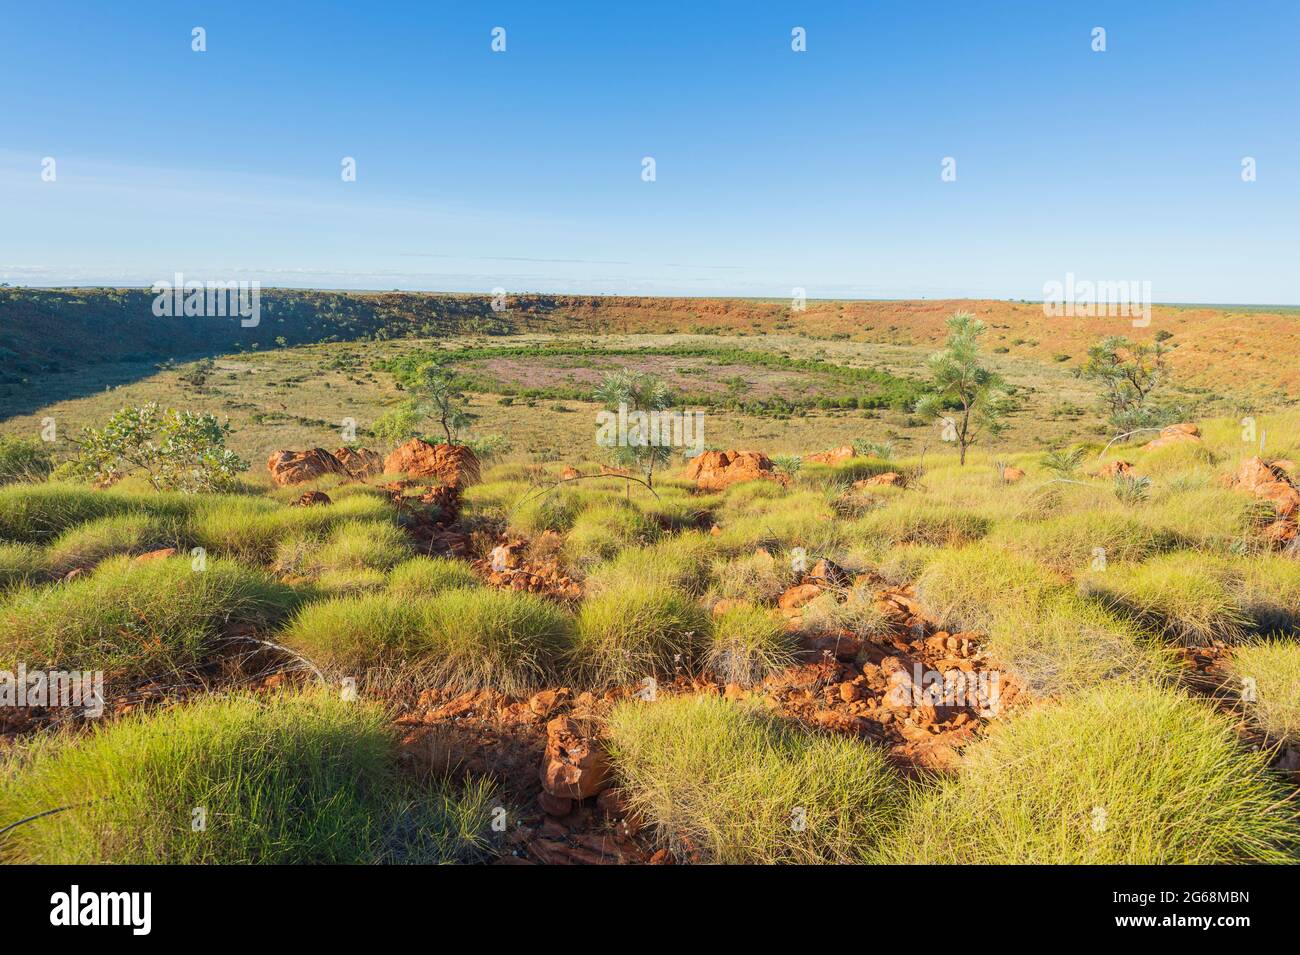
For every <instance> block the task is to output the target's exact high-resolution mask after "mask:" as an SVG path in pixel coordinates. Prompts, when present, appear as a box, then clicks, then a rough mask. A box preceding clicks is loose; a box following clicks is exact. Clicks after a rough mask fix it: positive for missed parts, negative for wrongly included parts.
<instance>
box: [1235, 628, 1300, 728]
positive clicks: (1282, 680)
mask: <svg viewBox="0 0 1300 955" xmlns="http://www.w3.org/2000/svg"><path fill="white" fill-rule="evenodd" d="M1232 672H1233V675H1234V677H1235V678H1236V688H1237V689H1238V691H1239V692H1241V693H1242V698H1243V700H1245V702H1246V705H1247V711H1248V712H1249V713H1250V714H1251V715H1252V717H1253V718H1254V719H1255V721H1256V722H1257V723H1258V724H1259V725H1260V726H1261V727H1263V729H1264V730H1265V731H1266V732H1267V733H1268V734H1269V735H1271V736H1273V737H1274V738H1275V739H1278V740H1285V741H1286V742H1287V743H1291V744H1295V743H1300V644H1297V643H1295V642H1294V641H1292V640H1261V641H1259V642H1258V643H1247V644H1243V645H1241V646H1239V647H1237V648H1236V649H1234V650H1233V652H1232ZM1252 697H1253V699H1252Z"/></svg>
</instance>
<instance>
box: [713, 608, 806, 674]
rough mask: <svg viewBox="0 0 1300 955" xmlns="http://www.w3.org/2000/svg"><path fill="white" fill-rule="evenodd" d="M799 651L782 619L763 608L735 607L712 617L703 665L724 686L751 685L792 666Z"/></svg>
mask: <svg viewBox="0 0 1300 955" xmlns="http://www.w3.org/2000/svg"><path fill="white" fill-rule="evenodd" d="M798 649H799V648H798V642H797V640H796V639H795V636H794V634H792V633H791V632H790V631H789V629H788V628H787V627H786V625H785V620H784V619H782V618H781V617H780V616H778V615H777V614H775V613H773V612H772V611H770V610H767V609H764V608H762V607H754V606H744V605H742V606H736V607H731V608H729V609H728V610H726V611H725V612H723V613H721V614H718V615H716V616H715V617H714V618H713V633H712V635H711V637H710V640H709V646H708V649H707V650H706V651H705V655H704V665H705V667H706V669H707V670H708V671H709V672H710V673H712V674H713V675H714V676H715V677H717V679H719V680H721V681H722V682H723V683H739V684H740V685H741V686H752V685H753V684H755V683H758V682H760V681H762V680H763V678H764V677H766V676H768V675H770V674H772V673H776V672H779V671H781V670H784V669H785V668H787V667H789V666H791V665H792V664H793V663H794V662H795V657H796V654H797V652H798Z"/></svg>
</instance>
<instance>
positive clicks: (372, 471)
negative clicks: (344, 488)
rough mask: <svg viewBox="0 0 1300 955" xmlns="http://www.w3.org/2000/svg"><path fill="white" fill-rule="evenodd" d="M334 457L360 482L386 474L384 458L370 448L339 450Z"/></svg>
mask: <svg viewBox="0 0 1300 955" xmlns="http://www.w3.org/2000/svg"><path fill="white" fill-rule="evenodd" d="M334 457H336V458H338V461H339V464H341V465H343V468H344V470H346V471H347V472H348V474H349V475H351V476H352V477H353V478H355V479H356V480H358V481H360V480H362V479H364V478H368V477H374V476H375V475H378V474H383V473H384V456H383V455H382V454H380V453H379V452H378V451H371V450H370V449H369V448H339V449H338V450H336V451H335V452H334Z"/></svg>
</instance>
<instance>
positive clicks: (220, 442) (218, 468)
mask: <svg viewBox="0 0 1300 955" xmlns="http://www.w3.org/2000/svg"><path fill="white" fill-rule="evenodd" d="M229 433H230V426H229V424H226V423H223V422H221V421H218V420H217V418H216V416H215V415H211V414H208V413H206V412H204V413H198V412H193V411H178V410H176V409H175V408H167V409H166V410H162V409H160V408H159V407H158V405H157V404H155V403H152V402H151V403H149V404H146V405H141V406H140V407H137V408H123V409H121V410H120V411H118V412H117V413H116V414H114V415H113V416H112V417H111V418H109V420H108V423H107V424H105V425H104V427H102V428H99V429H95V428H87V429H86V430H85V431H84V432H82V435H81V438H80V440H79V441H78V442H77V443H78V445H79V447H80V451H79V453H78V455H77V459H76V468H77V469H78V470H79V471H80V472H81V473H82V474H84V475H86V476H87V477H90V478H93V479H94V480H95V481H97V482H100V483H112V482H114V481H117V480H120V479H121V478H122V477H123V476H125V475H127V474H132V473H136V472H140V473H143V474H144V476H145V477H146V478H147V479H148V480H149V483H150V484H152V485H153V487H154V489H155V490H175V491H184V492H188V493H194V492H197V491H223V490H231V489H233V488H234V486H235V483H236V477H237V475H238V474H239V473H240V472H241V471H245V470H247V469H248V463H247V462H245V461H242V460H240V458H239V456H238V455H237V454H235V452H233V451H230V450H228V449H227V448H226V435H227V434H229Z"/></svg>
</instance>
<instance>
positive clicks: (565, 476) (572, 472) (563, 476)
mask: <svg viewBox="0 0 1300 955" xmlns="http://www.w3.org/2000/svg"><path fill="white" fill-rule="evenodd" d="M580 477H582V472H581V471H579V470H578V469H577V468H575V467H574V466H573V465H571V464H566V465H565V467H564V470H563V471H561V472H560V480H561V481H572V480H573V479H574V478H580Z"/></svg>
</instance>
